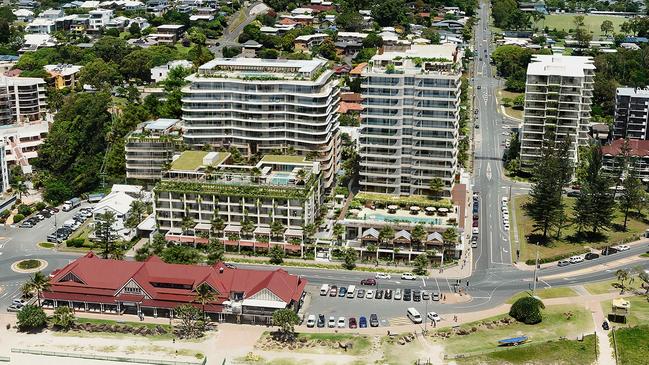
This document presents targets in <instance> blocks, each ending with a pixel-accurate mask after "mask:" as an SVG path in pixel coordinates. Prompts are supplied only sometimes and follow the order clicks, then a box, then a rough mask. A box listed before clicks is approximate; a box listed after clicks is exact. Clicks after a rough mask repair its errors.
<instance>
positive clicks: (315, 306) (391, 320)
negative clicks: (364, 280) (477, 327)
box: [304, 277, 468, 328]
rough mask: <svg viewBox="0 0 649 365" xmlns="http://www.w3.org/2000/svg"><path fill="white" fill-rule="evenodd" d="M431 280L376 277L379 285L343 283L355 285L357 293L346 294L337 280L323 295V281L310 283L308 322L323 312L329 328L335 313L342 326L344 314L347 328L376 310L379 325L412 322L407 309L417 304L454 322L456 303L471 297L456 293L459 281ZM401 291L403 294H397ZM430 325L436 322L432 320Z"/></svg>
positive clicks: (417, 307) (424, 310)
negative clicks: (454, 290) (406, 293)
mask: <svg viewBox="0 0 649 365" xmlns="http://www.w3.org/2000/svg"><path fill="white" fill-rule="evenodd" d="M431 281H432V280H431V279H428V280H427V281H426V280H421V279H417V280H413V281H410V280H408V281H404V280H401V279H400V278H398V277H397V278H391V279H389V280H376V285H361V284H360V282H359V284H357V285H345V284H343V285H342V287H343V288H344V289H345V290H348V289H349V288H350V287H352V286H353V287H354V288H353V289H354V293H353V295H350V294H349V293H348V292H345V295H344V296H341V294H340V288H341V286H340V285H336V284H335V283H331V284H329V285H328V288H327V289H328V290H327V291H326V295H321V294H322V293H323V292H324V291H322V292H321V290H322V289H323V286H322V285H309V286H307V292H308V293H309V294H310V296H311V301H310V304H309V305H308V307H307V308H306V310H305V312H304V313H305V322H306V319H307V318H308V317H309V315H315V317H316V319H317V318H318V317H319V315H323V316H324V317H325V326H324V327H325V328H328V326H329V320H330V317H334V319H335V321H336V327H338V320H339V318H340V317H344V320H345V328H349V318H355V320H356V321H357V323H358V321H359V318H360V317H365V318H366V319H367V321H368V322H369V319H370V316H371V315H372V314H376V315H377V317H378V322H379V327H385V326H394V325H401V324H411V323H412V321H411V320H410V319H408V318H407V316H406V312H407V309H408V308H415V309H416V310H417V311H418V312H419V313H420V314H421V316H422V317H426V313H428V312H436V313H438V314H439V315H440V317H441V320H440V322H442V323H444V322H446V323H450V322H452V321H453V314H452V313H453V307H454V304H457V303H459V302H460V301H462V300H468V297H467V296H466V295H465V296H463V297H461V296H459V295H458V294H455V293H453V289H452V288H453V287H454V286H455V285H454V284H455V281H452V283H451V282H449V283H443V285H439V284H440V283H439V282H437V281H433V282H431ZM334 285H335V286H336V289H335V292H334V290H333V286H334ZM368 291H371V294H369V295H368ZM406 291H410V296H409V297H408V296H404V294H405V292H406ZM379 292H381V294H380V295H378V297H377V294H378V293H379ZM386 292H389V293H391V295H388V297H389V298H386ZM397 292H399V293H400V295H397ZM416 292H419V295H418V296H417V295H415V293H416ZM334 293H335V295H334ZM428 325H432V324H431V321H430V320H428ZM422 326H423V324H422ZM368 327H369V323H368Z"/></svg>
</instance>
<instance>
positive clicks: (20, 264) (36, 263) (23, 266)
mask: <svg viewBox="0 0 649 365" xmlns="http://www.w3.org/2000/svg"><path fill="white" fill-rule="evenodd" d="M46 267H47V261H45V260H41V259H24V260H20V261H16V262H14V263H13V264H11V270H12V271H14V272H17V273H21V274H31V273H35V272H38V271H41V270H43V269H45V268H46Z"/></svg>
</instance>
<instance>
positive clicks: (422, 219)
mask: <svg viewBox="0 0 649 365" xmlns="http://www.w3.org/2000/svg"><path fill="white" fill-rule="evenodd" d="M365 217H366V219H373V220H376V221H381V222H398V221H400V222H404V221H405V222H409V223H426V224H434V225H440V224H441V223H442V220H441V219H439V218H430V217H418V216H415V217H407V216H393V215H384V214H372V215H366V216H365Z"/></svg>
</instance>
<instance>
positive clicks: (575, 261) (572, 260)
mask: <svg viewBox="0 0 649 365" xmlns="http://www.w3.org/2000/svg"><path fill="white" fill-rule="evenodd" d="M569 260H570V263H571V264H578V263H580V262H583V261H584V258H583V257H582V256H572V257H571V258H570V259H569Z"/></svg>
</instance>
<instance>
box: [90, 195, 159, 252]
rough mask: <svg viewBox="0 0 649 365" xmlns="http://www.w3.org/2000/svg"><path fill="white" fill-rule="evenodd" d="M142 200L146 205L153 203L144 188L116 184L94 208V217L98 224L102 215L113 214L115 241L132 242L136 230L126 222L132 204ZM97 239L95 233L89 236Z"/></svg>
mask: <svg viewBox="0 0 649 365" xmlns="http://www.w3.org/2000/svg"><path fill="white" fill-rule="evenodd" d="M136 200H141V201H142V202H144V203H147V202H150V201H151V193H149V192H146V191H144V189H143V188H142V186H138V185H121V184H115V185H113V186H112V187H111V190H110V193H109V194H108V195H106V196H105V197H103V198H102V199H101V200H100V201H99V202H97V204H95V206H94V207H93V208H92V216H93V218H94V220H95V222H97V220H98V219H100V216H101V215H102V214H105V213H107V212H111V213H113V215H114V217H115V222H114V223H113V231H114V233H115V239H122V240H126V241H128V240H130V239H132V238H133V237H134V235H135V230H134V229H132V228H129V227H127V226H126V221H127V219H128V217H129V215H130V213H131V204H132V203H133V202H134V201H136ZM88 237H89V238H90V239H95V238H96V237H95V235H94V232H93V233H91V234H90V235H89V236H88Z"/></svg>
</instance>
